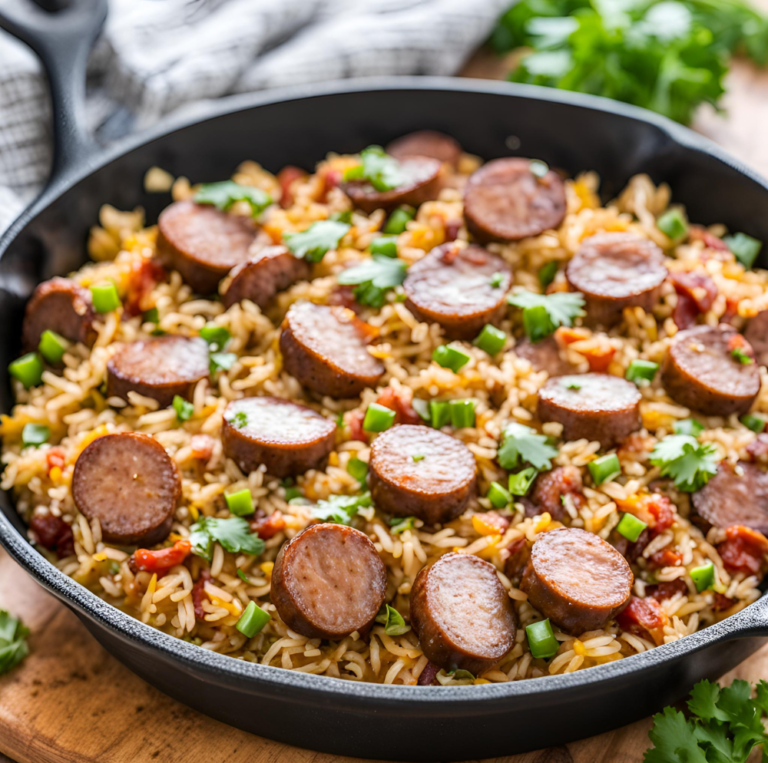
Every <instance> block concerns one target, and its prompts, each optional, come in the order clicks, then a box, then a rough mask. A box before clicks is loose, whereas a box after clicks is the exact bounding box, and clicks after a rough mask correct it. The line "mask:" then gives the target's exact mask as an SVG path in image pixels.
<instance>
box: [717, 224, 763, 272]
mask: <svg viewBox="0 0 768 763" xmlns="http://www.w3.org/2000/svg"><path fill="white" fill-rule="evenodd" d="M723 241H724V242H725V244H726V246H727V247H728V248H729V249H730V250H731V252H732V253H733V256H734V257H735V258H736V259H737V260H738V261H739V262H740V263H741V264H742V265H743V266H744V267H745V268H746V269H747V270H749V269H750V268H751V267H752V266H753V265H754V264H755V260H756V259H757V255H758V254H760V250H761V249H762V248H763V242H762V241H758V240H757V239H756V238H752V236H748V235H747V234H746V233H734V234H733V235H732V236H724V237H723Z"/></svg>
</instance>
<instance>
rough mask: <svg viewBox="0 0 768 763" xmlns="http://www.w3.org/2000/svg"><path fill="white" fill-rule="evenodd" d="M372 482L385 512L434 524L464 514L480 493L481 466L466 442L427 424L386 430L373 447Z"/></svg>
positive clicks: (369, 470)
mask: <svg viewBox="0 0 768 763" xmlns="http://www.w3.org/2000/svg"><path fill="white" fill-rule="evenodd" d="M368 466H369V469H368V486H369V488H370V490H371V498H372V499H373V502H374V503H375V504H376V506H378V507H379V508H380V509H381V510H382V511H386V512H388V513H389V514H394V515H395V516H399V517H408V516H416V517H419V518H420V519H423V520H424V522H426V523H427V524H428V525H435V524H441V523H443V522H448V521H450V520H451V519H454V518H455V517H457V516H459V514H461V513H462V512H463V511H464V509H465V508H466V507H467V504H468V503H469V501H470V500H471V499H472V498H473V497H474V495H475V483H476V472H477V464H476V462H475V457H474V455H473V454H472V451H471V450H470V449H469V448H468V447H467V446H466V445H465V444H464V443H463V442H461V440H457V439H456V438H455V437H451V436H450V435H447V434H445V433H444V432H440V431H438V430H435V429H428V428H427V427H423V426H413V425H410V424H406V425H401V426H396V427H393V428H392V429H388V430H387V431H386V432H382V433H381V434H380V435H379V436H378V437H377V438H376V439H375V440H374V442H373V445H372V446H371V455H370V460H369V464H368Z"/></svg>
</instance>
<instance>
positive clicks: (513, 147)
mask: <svg viewBox="0 0 768 763" xmlns="http://www.w3.org/2000/svg"><path fill="white" fill-rule="evenodd" d="M103 11H104V2H100V0H83V1H82V2H80V3H78V6H77V7H76V9H75V10H74V11H67V12H62V13H60V14H58V15H57V16H56V18H55V23H54V22H50V21H49V20H48V19H45V18H43V19H41V20H40V19H38V18H37V16H35V17H33V19H32V21H29V22H25V24H23V25H20V24H18V23H17V24H11V23H9V21H8V19H7V18H6V19H5V20H4V21H5V26H6V27H8V28H11V29H12V31H14V33H15V34H17V35H19V36H21V37H23V38H24V39H26V40H27V42H29V43H31V44H32V46H33V47H34V48H35V49H36V51H37V52H38V53H39V54H40V55H41V57H42V58H43V60H44V62H45V64H46V67H47V68H48V71H49V75H50V77H51V80H52V91H53V96H54V107H55V108H54V111H55V125H56V148H57V154H56V157H57V160H56V164H55V172H54V176H53V180H52V182H51V184H50V185H49V187H48V188H47V189H46V190H45V192H44V193H43V194H42V196H41V197H40V198H39V199H38V200H37V201H36V202H35V203H34V204H33V205H32V207H31V208H30V209H28V210H27V211H26V212H24V213H23V214H22V215H21V217H20V218H19V219H18V220H17V221H16V222H15V223H14V224H13V226H12V227H11V229H10V230H9V231H8V232H7V233H6V235H5V236H4V237H3V238H2V240H1V241H0V325H2V326H3V327H5V331H6V333H5V335H4V338H3V341H2V342H0V373H2V379H1V381H2V383H1V384H0V409H2V410H3V411H6V412H7V411H8V410H9V409H10V407H11V405H12V398H11V392H10V385H9V381H8V378H7V375H6V368H7V365H8V363H9V361H10V360H12V359H13V358H14V357H16V356H17V355H18V353H19V340H18V337H19V333H20V332H19V329H20V325H21V318H22V314H23V308H24V303H25V301H26V300H27V298H28V297H29V295H30V293H31V291H32V289H33V288H34V287H35V285H36V284H37V283H38V282H39V281H41V280H43V279H45V278H49V277H51V276H52V275H54V274H62V273H66V272H67V271H70V270H74V269H76V268H77V267H79V266H80V265H81V264H82V263H83V261H84V259H85V240H86V235H87V231H88V228H89V226H91V225H93V224H94V223H95V222H96V220H97V212H98V209H99V207H100V205H101V204H103V203H105V202H108V203H110V204H113V205H114V206H116V207H117V208H118V209H132V208H133V207H135V206H137V205H142V206H144V208H145V209H146V210H147V211H148V217H149V220H150V222H151V221H153V219H154V218H156V216H157V213H158V211H159V209H160V208H161V207H162V206H164V205H166V204H167V203H168V202H169V198H168V197H167V196H166V195H161V196H157V195H147V194H145V193H144V191H143V184H142V178H143V176H144V173H145V171H146V170H147V168H148V167H151V166H153V165H158V166H160V167H164V168H165V169H167V170H169V171H170V172H171V173H173V174H174V175H177V176H178V175H185V176H187V177H188V178H190V179H191V180H192V181H194V182H197V181H212V180H221V179H225V178H227V177H229V175H230V173H231V171H232V170H233V169H234V167H235V166H236V165H237V164H238V163H239V162H240V161H242V160H243V159H246V158H253V159H255V160H257V161H259V162H261V163H263V164H264V166H266V167H267V168H268V169H269V170H272V171H276V170H278V169H280V168H281V167H282V166H284V165H285V164H289V163H290V164H298V165H301V166H303V167H305V168H307V169H311V168H312V167H313V165H314V163H315V162H317V161H318V160H319V159H321V158H322V157H323V156H324V155H325V154H326V152H328V151H329V150H336V151H342V152H354V151H357V150H359V149H361V148H363V147H364V146H366V145H368V144H370V143H380V144H385V143H386V142H387V141H388V140H390V139H391V138H394V137H396V136H399V135H402V134H404V133H406V132H408V131H410V130H416V129H421V128H434V129H438V130H443V131H445V132H447V133H449V134H451V135H454V136H455V137H456V138H457V139H458V140H459V141H460V142H461V144H462V146H464V148H465V149H466V150H468V151H471V152H472V153H475V154H479V155H480V156H482V157H484V158H486V159H492V158H494V157H499V156H509V155H518V154H519V155H521V156H532V157H537V158H541V159H543V160H545V161H546V162H548V163H549V164H551V165H552V166H556V167H563V168H565V169H566V170H568V171H569V172H571V173H576V172H579V171H581V170H588V169H592V170H597V171H598V172H599V173H600V175H601V177H602V181H603V182H602V191H603V195H604V197H605V198H610V197H611V196H613V195H614V194H616V193H617V192H618V191H619V190H620V189H621V188H622V187H623V186H624V184H625V183H626V181H627V180H628V179H629V178H630V177H631V176H632V175H634V174H636V173H638V172H647V173H648V174H649V175H651V177H652V178H653V179H654V180H655V181H657V182H659V181H662V180H663V181H666V182H668V183H669V184H670V185H671V186H672V191H673V196H674V199H675V201H679V202H682V203H684V204H685V205H686V206H687V208H688V210H689V213H690V216H691V219H692V220H695V221H697V222H700V223H714V222H724V223H726V224H727V225H728V226H729V227H730V228H731V229H732V230H742V231H745V232H747V233H749V234H751V235H752V236H755V237H757V238H759V239H762V240H768V214H766V210H768V183H766V181H765V180H763V179H762V178H760V177H758V176H757V175H755V174H754V173H752V172H751V171H750V170H748V169H746V168H745V167H742V166H741V165H740V164H739V163H738V162H736V161H735V160H733V159H732V158H730V157H729V156H727V155H726V154H725V153H723V152H722V151H720V150H719V149H718V148H717V147H715V146H714V145H712V144H711V143H709V142H707V141H705V140H704V139H702V138H701V137H699V136H697V135H695V134H694V133H691V132H689V131H687V130H685V129H683V128H681V127H679V126H678V125H675V124H673V123H671V122H669V121H667V120H665V119H662V118H660V117H658V116H655V115H653V114H651V113H649V112H645V111H641V110H638V109H634V108H630V107H627V106H623V105H621V104H617V103H614V102H609V101H604V100H602V99H597V98H589V97H584V96H581V95H575V94H567V93H561V92H556V91H552V90H542V89H536V88H530V87H521V86H512V85H509V84H503V83H496V82H476V81H466V80H455V79H436V78H434V79H433V78H399V79H389V80H366V81H356V82H355V81H347V82H343V83H333V84H329V85H323V86H314V87H311V88H300V89H295V90H289V91H282V92H279V93H267V94H258V95H250V96H248V97H245V98H237V99H234V100H227V101H221V102H218V103H216V104H215V105H214V106H212V107H210V108H208V109H207V110H206V112H205V114H204V115H202V116H201V117H200V118H197V119H192V120H187V121H185V122H182V123H178V124H175V125H173V126H171V127H168V126H166V127H164V128H163V129H160V130H155V131H153V132H152V133H151V134H149V135H142V136H140V137H138V138H130V139H128V140H127V141H125V142H123V143H122V144H121V145H119V146H116V147H114V148H111V149H109V150H107V151H103V152H101V153H100V154H99V155H97V156H96V155H93V154H92V155H90V158H85V157H86V155H87V152H86V150H85V149H86V147H87V140H86V138H85V137H84V135H83V133H82V132H81V130H80V129H79V128H78V122H77V110H78V108H79V102H80V101H79V93H80V92H81V91H82V75H83V71H84V63H85V59H86V56H85V53H84V51H85V50H86V49H87V45H88V43H89V42H90V40H92V39H93V38H94V37H95V35H96V32H97V30H98V29H99V27H100V25H101V21H102V20H103ZM0 21H2V17H1V16H0ZM78 25H79V26H78ZM75 29H76V30H77V31H73V30H75ZM62 37H63V38H64V40H65V44H64V45H61V44H58V43H59V41H60V40H61V39H62ZM83 42H85V44H83ZM761 264H762V265H763V266H765V265H766V262H765V260H764V261H763V262H762V263H761ZM0 506H1V507H2V512H0V542H2V545H3V546H4V547H5V548H6V549H7V550H8V552H9V553H10V554H11V555H12V556H13V558H14V559H15V560H16V561H17V562H18V563H19V564H20V565H22V566H23V567H24V568H25V569H26V570H27V571H28V572H29V573H30V574H31V575H32V576H33V577H34V578H35V579H36V580H37V581H38V582H39V583H41V584H42V585H43V586H44V587H45V588H46V589H47V590H49V591H50V592H51V593H53V594H54V595H55V596H56V597H57V598H58V599H59V600H61V601H63V602H64V603H65V604H67V605H68V606H69V607H70V608H71V609H73V610H74V612H75V613H76V614H77V615H78V616H79V617H80V619H81V620H82V621H83V622H84V623H85V625H86V626H87V627H88V629H89V630H90V631H91V633H93V635H94V636H95V637H96V638H97V639H98V640H99V641H100V642H101V643H102V644H103V645H104V646H105V647H106V648H107V649H108V650H109V651H110V652H112V654H114V655H115V656H116V657H117V658H118V659H119V660H121V661H122V662H123V663H125V664H126V665H127V666H128V667H130V668H131V669H132V670H134V671H135V672H136V673H138V674H139V675H140V676H142V677H143V678H145V679H146V680H147V681H149V682H150V683H152V684H154V685H155V686H157V687H158V688H159V689H161V690H162V691H164V692H166V693H167V694H170V695H171V696H173V697H175V698H177V699H179V700H181V701H182V702H185V703H187V704H188V705H191V706H192V707H194V708H196V709H198V710H201V711H202V712H204V713H207V714H208V715H211V716H213V717H214V718H218V719H219V720H222V721H225V722H227V723H230V724H232V725H234V726H238V727H240V728H243V729H246V730H248V731H252V732H254V733H256V734H261V735H263V736H267V737H271V738H273V739H278V740H280V741H283V742H289V743H291V744H295V745H299V746H302V747H309V748H312V749H316V750H322V751H326V752H331V753H337V754H342V755H356V756H362V757H368V758H380V759H381V758H385V759H395V760H408V761H416V760H419V761H421V760H442V761H445V760H462V759H469V758H472V759H477V758H484V757H491V756H499V755H504V754H511V753H516V752H523V751H526V750H531V749H536V748H540V747H548V746H552V745H557V744H561V743H564V742H567V741H569V740H573V739H576V738H580V737H586V736H589V735H592V734H596V733H599V732H602V731H606V730H608V729H612V728H615V727H617V726H620V725H623V724H626V723H629V722H631V721H633V720H635V719H637V718H640V717H643V716H647V715H649V714H650V713H652V712H654V711H656V710H658V709H659V708H660V707H662V706H663V705H666V704H668V703H671V702H674V701H676V700H678V699H680V698H681V697H682V696H683V695H685V694H686V693H687V692H688V690H689V689H690V687H691V685H692V684H693V683H694V682H695V681H697V680H699V679H701V678H704V677H707V678H714V677H716V676H719V675H721V674H723V673H724V672H726V671H728V670H730V669H731V668H732V667H734V666H735V665H736V664H738V663H739V662H741V661H742V660H743V659H745V658H746V657H747V656H748V655H750V654H751V653H752V652H754V651H755V650H756V649H757V648H758V647H759V646H760V645H761V644H763V643H764V642H765V641H766V638H767V637H768V599H767V598H765V597H764V598H763V599H761V600H760V601H758V602H756V603H755V604H753V605H752V606H750V607H748V608H747V609H745V610H744V611H742V612H740V613H739V614H738V615H735V616H734V617H730V618H728V619H727V620H725V621H724V622H721V623H719V624H717V625H715V626H712V627H710V628H707V629H705V630H703V631H701V632H699V633H695V634H693V635H691V636H688V637H686V638H684V639H682V640H680V641H677V642H675V643H672V644H667V645H664V646H661V647H659V648H657V649H654V650H652V651H651V652H647V653H645V654H641V655H637V656H633V657H630V658H628V659H624V660H620V661H618V662H615V663H611V664H608V665H604V666H601V667H598V668H592V669H590V670H584V671H581V672H577V673H572V674H570V675H561V676H553V677H546V678H540V679H536V680H532V681H523V682H513V683H507V684H497V685H485V686H476V687H456V688H447V687H446V688H443V687H402V686H397V687H394V686H380V685H374V684H359V683H353V682H352V681H340V680H335V679H330V678H323V677H319V676H314V675H304V674H301V673H294V672H290V671H286V670H281V669H278V668H270V667H263V666H261V665H253V664H249V663H245V662H242V661H239V660H234V659H231V658H229V657H224V656H221V655H218V654H214V653H211V652H207V651H205V650H203V649H200V648H198V647H196V646H193V645H191V644H188V643H185V642H183V641H180V640H178V639H175V638H172V637H171V636H167V635H165V634H163V633H161V632H159V631H157V630H154V629H152V628H150V627H148V626H146V625H143V624H142V623H140V622H139V621H137V620H135V619H133V618H131V617H129V616H128V615H126V614H123V613H121V612H120V611H118V610H117V609H114V608H113V607H111V606H109V605H108V604H106V603H105V602H103V601H102V600H100V599H99V598H97V597H96V596H95V595H94V594H92V593H90V592H89V591H87V590H86V589H85V588H83V587H82V586H80V585H78V584H77V583H75V582H74V581H72V580H71V579H70V578H68V577H66V576H64V575H63V574H62V573H61V572H59V571H58V570H57V569H56V568H55V567H54V566H53V565H52V564H50V563H49V562H47V561H46V560H45V559H44V558H43V557H42V556H41V555H40V554H39V553H37V551H35V550H34V548H32V546H31V545H30V544H29V543H28V541H27V539H26V535H25V531H24V527H23V526H22V524H21V522H20V521H19V519H18V517H17V515H16V512H15V511H14V508H13V506H12V504H11V501H10V498H9V496H7V495H2V496H0Z"/></svg>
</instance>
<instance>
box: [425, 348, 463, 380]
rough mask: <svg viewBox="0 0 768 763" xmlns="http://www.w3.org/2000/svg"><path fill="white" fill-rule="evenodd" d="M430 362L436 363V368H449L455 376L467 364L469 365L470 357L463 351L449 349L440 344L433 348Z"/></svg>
mask: <svg viewBox="0 0 768 763" xmlns="http://www.w3.org/2000/svg"><path fill="white" fill-rule="evenodd" d="M432 360H434V361H435V363H437V365H438V366H442V367H443V368H450V369H451V371H453V372H454V373H455V374H457V373H458V372H459V371H460V370H461V369H462V368H463V367H464V366H465V365H467V363H469V360H470V357H469V355H467V353H466V352H464V351H463V350H459V349H457V348H456V347H451V346H450V345H447V344H441V345H440V346H439V347H437V348H435V351H434V352H433V353H432Z"/></svg>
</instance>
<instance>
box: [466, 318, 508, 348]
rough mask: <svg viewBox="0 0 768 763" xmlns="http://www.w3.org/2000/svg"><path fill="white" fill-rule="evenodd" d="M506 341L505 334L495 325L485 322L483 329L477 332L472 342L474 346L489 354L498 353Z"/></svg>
mask: <svg viewBox="0 0 768 763" xmlns="http://www.w3.org/2000/svg"><path fill="white" fill-rule="evenodd" d="M506 342H507V335H506V334H505V333H504V332H503V331H502V330H501V329H497V328H496V326H492V325H491V324H490V323H486V324H485V326H483V330H482V331H481V332H480V333H479V334H478V336H477V339H475V341H474V342H473V344H474V345H475V347H479V348H480V349H481V350H482V351H483V352H487V353H488V354H489V355H498V354H499V353H500V352H501V351H502V349H503V348H504V345H505V344H506Z"/></svg>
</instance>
